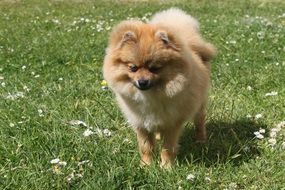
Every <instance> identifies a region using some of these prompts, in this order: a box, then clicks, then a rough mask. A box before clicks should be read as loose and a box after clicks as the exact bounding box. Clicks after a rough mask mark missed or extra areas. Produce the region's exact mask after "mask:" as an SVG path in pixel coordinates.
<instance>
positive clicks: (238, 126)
mask: <svg viewBox="0 0 285 190" xmlns="http://www.w3.org/2000/svg"><path fill="white" fill-rule="evenodd" d="M206 128H207V134H208V141H207V143H205V144H199V143H196V142H195V138H194V133H195V132H194V128H193V127H189V126H186V127H185V129H184V133H183V135H182V136H181V139H180V151H179V154H178V162H179V163H180V164H187V163H191V164H192V163H203V164H204V165H205V166H211V165H215V164H221V163H228V162H231V163H232V164H234V165H239V164H240V163H242V162H246V161H248V160H250V159H252V158H254V157H256V156H258V155H259V154H260V152H259V150H258V147H257V144H256V143H257V140H256V139H254V132H255V131H258V130H259V129H260V128H263V129H266V126H265V125H263V124H258V123H257V122H253V121H248V120H240V121H235V122H233V123H230V122H229V123H227V122H213V121H210V122H209V123H208V124H207V125H206Z"/></svg>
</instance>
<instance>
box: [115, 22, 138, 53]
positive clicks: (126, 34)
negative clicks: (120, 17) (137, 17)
mask: <svg viewBox="0 0 285 190" xmlns="http://www.w3.org/2000/svg"><path fill="white" fill-rule="evenodd" d="M139 24H142V22H140V21H123V22H121V23H119V24H118V25H117V26H115V27H114V29H113V31H112V33H111V35H110V38H109V42H110V46H111V47H114V48H121V47H122V46H123V45H124V44H126V43H131V42H133V43H136V42H137V33H138V25H139Z"/></svg>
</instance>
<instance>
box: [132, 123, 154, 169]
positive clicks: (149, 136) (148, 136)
mask: <svg viewBox="0 0 285 190" xmlns="http://www.w3.org/2000/svg"><path fill="white" fill-rule="evenodd" d="M136 133H137V139H138V147H139V152H140V155H141V165H150V164H151V162H152V157H153V150H154V144H155V136H154V133H151V132H148V131H147V130H146V129H144V128H137V129H136Z"/></svg>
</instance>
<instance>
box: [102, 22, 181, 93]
mask: <svg viewBox="0 0 285 190" xmlns="http://www.w3.org/2000/svg"><path fill="white" fill-rule="evenodd" d="M182 63H183V60H182V44H181V43H180V39H178V38H177V37H176V36H175V35H174V34H173V33H171V31H169V30H167V29H166V28H162V27H157V26H155V25H150V24H145V23H142V22H140V21H124V22H122V23H120V24H119V25H118V26H117V27H115V29H114V30H113V32H112V33H111V36H110V40H109V46H108V49H107V55H106V57H105V63H104V76H105V78H106V79H107V81H108V82H109V83H110V82H111V83H112V84H111V87H112V86H113V87H114V86H115V88H116V89H118V88H119V89H120V91H121V90H130V89H131V90H133V91H134V90H139V91H146V90H147V91H151V90H158V89H161V88H163V86H165V85H166V84H167V83H168V82H169V81H171V80H173V79H174V78H175V77H176V75H177V74H179V73H181V72H183V66H182V65H181V64H182ZM108 79H109V80H108ZM118 86H119V87H118ZM126 88H127V89H126ZM134 88H135V89H134Z"/></svg>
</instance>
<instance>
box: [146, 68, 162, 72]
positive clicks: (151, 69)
mask: <svg viewBox="0 0 285 190" xmlns="http://www.w3.org/2000/svg"><path fill="white" fill-rule="evenodd" d="M160 69H161V67H160V66H152V67H150V68H149V69H148V70H149V71H150V72H152V73H156V72H158V71H159V70H160Z"/></svg>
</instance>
